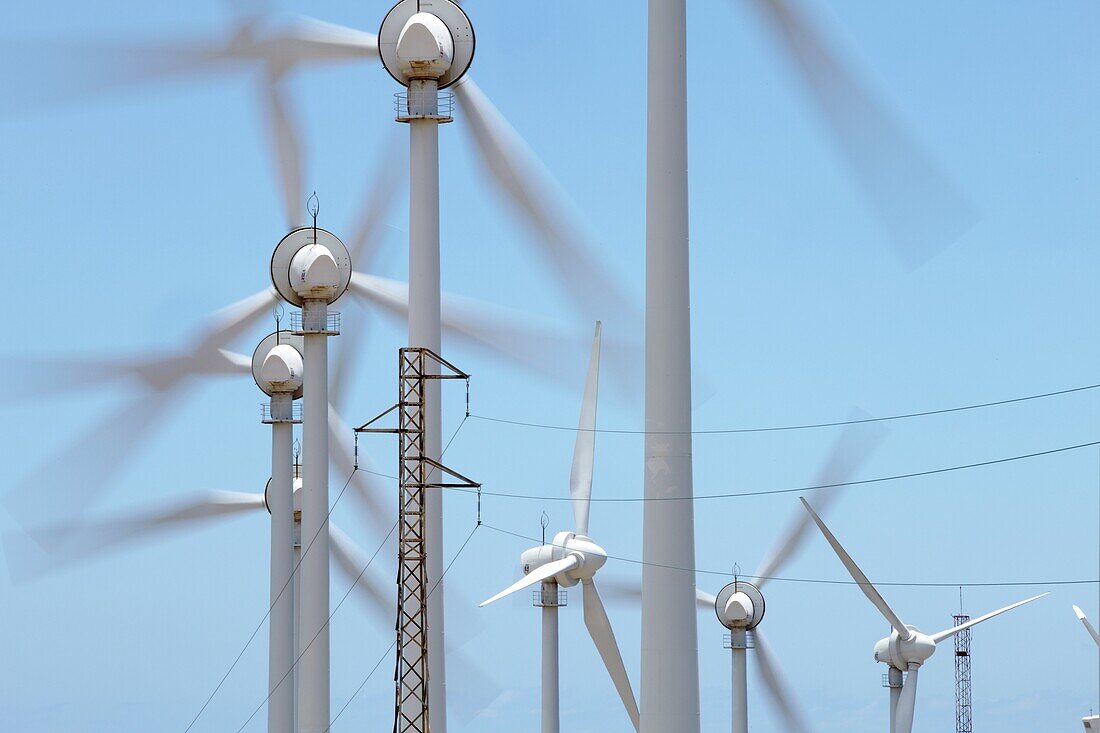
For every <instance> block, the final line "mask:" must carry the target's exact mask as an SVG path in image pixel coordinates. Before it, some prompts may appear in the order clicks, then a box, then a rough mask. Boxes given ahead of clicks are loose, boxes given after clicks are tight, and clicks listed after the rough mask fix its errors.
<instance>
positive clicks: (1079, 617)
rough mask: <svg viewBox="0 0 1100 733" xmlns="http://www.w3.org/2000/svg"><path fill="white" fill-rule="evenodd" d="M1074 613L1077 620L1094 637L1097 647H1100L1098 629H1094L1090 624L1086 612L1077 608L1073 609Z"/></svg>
mask: <svg viewBox="0 0 1100 733" xmlns="http://www.w3.org/2000/svg"><path fill="white" fill-rule="evenodd" d="M1073 612H1074V613H1075V614H1077V620H1079V621H1080V622H1081V623H1083V624H1084V625H1085V630H1086V631H1088V632H1089V634H1090V635H1091V636H1092V639H1093V641H1095V642H1096V645H1097V646H1100V634H1097V633H1096V629H1095V628H1093V626H1092V624H1091V623H1089V619H1088V616H1086V615H1085V612H1084V611H1082V610H1081V609H1080V608H1078V607H1077V606H1074V607H1073Z"/></svg>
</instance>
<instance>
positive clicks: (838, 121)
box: [750, 0, 977, 267]
mask: <svg viewBox="0 0 1100 733" xmlns="http://www.w3.org/2000/svg"><path fill="white" fill-rule="evenodd" d="M750 5H752V7H753V8H755V9H756V10H757V11H758V12H759V14H760V15H761V16H762V17H763V18H764V20H765V21H766V24H767V26H768V28H769V30H771V31H772V33H773V34H774V35H775V36H776V37H777V38H778V40H779V42H780V43H781V44H782V47H783V50H784V51H785V52H786V55H787V56H788V57H789V58H790V60H791V61H792V62H793V64H794V66H795V68H796V69H797V71H798V75H799V78H800V79H801V81H802V82H803V83H804V84H805V85H806V87H807V88H808V90H809V92H810V94H811V95H812V97H813V99H814V102H816V106H817V109H818V111H819V112H820V113H821V115H822V117H823V118H824V121H825V124H826V127H827V129H828V130H829V132H830V134H831V135H832V137H833V140H834V142H835V143H836V145H837V146H838V148H839V150H840V152H841V154H842V155H843V156H844V160H845V161H846V163H847V164H848V166H849V167H850V168H851V170H852V171H853V173H854V174H855V178H856V182H857V183H858V184H859V185H860V187H861V189H862V191H863V194H864V196H865V197H866V199H867V202H868V204H869V205H870V208H871V209H872V211H873V212H874V213H875V215H876V216H877V218H878V219H879V220H880V221H881V222H882V224H883V226H884V228H885V229H886V230H887V232H888V233H889V234H890V236H891V238H892V239H893V240H894V244H895V246H896V247H897V250H898V253H899V255H900V257H901V258H902V260H903V261H904V262H905V263H906V264H907V265H908V266H910V267H916V266H918V265H920V264H922V263H924V262H925V261H927V260H929V259H931V258H932V257H934V256H935V255H936V254H937V253H939V252H940V251H941V250H942V249H944V248H945V247H947V246H948V245H950V244H951V243H952V242H954V241H955V240H956V239H958V238H959V237H960V236H961V235H962V234H963V233H964V232H966V231H967V230H968V229H969V228H970V227H971V226H973V225H974V223H975V221H976V220H977V217H976V215H975V213H974V211H973V209H972V208H971V206H970V203H969V202H968V201H967V200H966V199H965V197H964V196H963V195H962V194H961V193H960V192H959V191H958V189H957V188H956V186H955V185H954V183H952V181H951V180H950V178H949V177H948V176H947V175H946V174H945V173H944V172H943V171H942V170H941V169H940V167H939V166H938V165H937V164H936V163H935V162H934V161H933V160H932V158H931V157H930V156H929V155H928V154H927V153H926V152H925V151H924V150H922V149H921V147H920V146H919V145H918V144H917V143H916V142H915V141H914V140H913V139H912V138H911V137H909V136H908V135H907V134H906V132H905V131H904V129H903V128H902V126H901V125H900V124H899V123H898V122H897V120H896V119H894V117H893V116H892V115H891V114H890V113H889V111H888V110H887V108H886V107H885V106H884V105H883V104H882V103H880V102H879V101H878V100H877V99H875V97H874V96H872V95H871V94H870V93H869V92H868V91H867V89H865V88H864V87H863V86H862V85H861V84H860V83H859V82H858V81H857V78H856V75H855V74H853V73H852V71H851V69H849V68H846V66H845V64H844V63H843V61H842V59H841V57H840V56H839V55H838V54H836V53H835V52H834V51H833V50H832V49H830V48H829V47H828V45H826V43H825V41H824V40H823V39H822V38H821V36H820V35H819V34H818V33H817V32H816V31H815V29H814V27H813V23H812V22H811V21H810V20H809V19H808V18H807V17H806V15H805V14H804V13H803V11H802V10H801V9H800V7H799V4H798V2H797V0H752V2H750Z"/></svg>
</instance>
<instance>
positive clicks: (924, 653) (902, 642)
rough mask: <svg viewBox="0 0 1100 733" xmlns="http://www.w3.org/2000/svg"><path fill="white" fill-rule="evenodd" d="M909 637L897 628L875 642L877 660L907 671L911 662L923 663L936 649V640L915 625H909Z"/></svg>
mask: <svg viewBox="0 0 1100 733" xmlns="http://www.w3.org/2000/svg"><path fill="white" fill-rule="evenodd" d="M906 628H908V629H909V632H910V633H909V638H908V639H903V638H902V636H901V634H899V633H898V631H897V630H896V629H895V630H893V631H891V632H890V636H888V637H886V638H885V639H881V640H879V642H878V643H877V644H875V661H876V662H882V663H883V664H889V665H890V666H891V667H893V668H894V669H897V670H900V671H902V672H905V671H907V670H908V669H909V665H910V664H916V665H921V664H924V662H925V660H926V659H928V658H929V657H930V656H932V654H933V653H935V651H936V642H935V640H934V639H933V638H932V637H931V636H929V635H928V634H922V633H921V632H920V631H918V630H917V628H916V627H915V626H909V625H907V626H906Z"/></svg>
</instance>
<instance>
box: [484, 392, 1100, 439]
mask: <svg viewBox="0 0 1100 733" xmlns="http://www.w3.org/2000/svg"><path fill="white" fill-rule="evenodd" d="M1098 388H1100V383H1098V384H1087V385H1084V386H1082V387H1071V388H1069V389H1060V390H1055V391H1052V392H1043V393H1041V394H1033V395H1027V396H1025V397H1012V398H1009V399H1004V400H994V401H992V402H979V403H976V404H970V405H960V406H957V407H945V408H942V409H938V410H923V411H920V412H907V413H900V414H896V415H885V416H882V417H864V418H853V419H850V420H832V421H829V422H816V423H802V424H792V425H772V426H765V427H750V428H715V429H708V430H633V429H626V428H578V427H577V426H576V425H555V424H551V423H540V422H527V421H523V420H510V419H506V418H501V417H492V416H489V415H477V414H471V415H470V417H473V418H476V419H478V420H483V421H486V422H495V423H502V424H505V425H518V426H521V427H528V428H539V429H543V430H567V431H570V432H579V431H581V430H583V431H586V432H594V433H610V434H618V435H688V434H690V435H731V434H737V433H775V432H781V431H789V430H812V429H816V428H833V427H841V426H844V425H862V424H864V423H876V422H886V421H889V420H908V419H910V418H916V417H928V416H930V415H945V414H948V413H952V412H965V411H967V410H980V409H984V408H987V407H997V406H1000V405H1010V404H1014V403H1017V402H1028V401H1031V400H1041V399H1046V398H1049V397H1058V396H1061V395H1067V394H1073V393H1076V392H1086V391H1088V390H1094V389H1098Z"/></svg>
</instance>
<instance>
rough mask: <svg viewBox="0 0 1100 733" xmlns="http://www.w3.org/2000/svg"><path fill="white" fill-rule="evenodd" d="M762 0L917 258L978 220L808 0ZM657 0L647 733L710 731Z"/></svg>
mask: <svg viewBox="0 0 1100 733" xmlns="http://www.w3.org/2000/svg"><path fill="white" fill-rule="evenodd" d="M749 4H750V5H752V6H753V7H754V8H755V9H756V10H758V11H759V13H760V15H761V16H762V17H763V18H764V20H765V21H766V22H767V24H768V26H769V29H770V30H772V31H773V32H774V33H775V35H776V36H777V38H778V39H779V40H780V42H781V44H782V46H783V50H784V52H785V53H786V54H787V55H788V56H789V57H790V58H791V59H792V61H793V62H794V64H795V67H796V69H797V70H798V72H799V75H800V77H801V78H802V81H804V82H805V84H806V86H807V89H808V90H809V92H810V94H811V96H812V97H813V101H814V103H815V105H816V106H817V108H818V110H819V111H820V112H821V113H822V116H823V119H824V122H825V124H826V126H827V128H828V129H829V131H830V132H831V133H832V134H833V137H834V141H835V142H836V143H837V145H838V148H839V150H840V152H841V154H842V156H843V157H844V160H845V162H846V163H848V164H849V167H850V168H851V170H852V171H853V173H854V174H855V177H856V178H857V182H858V183H859V184H861V188H862V190H863V193H864V195H865V197H866V199H867V202H868V204H869V206H870V208H871V210H872V212H873V213H874V214H875V215H876V216H877V218H878V219H879V220H880V221H881V222H882V224H883V225H884V226H885V228H886V229H887V230H889V234H890V235H891V238H892V239H893V240H894V242H895V244H896V245H897V246H898V249H899V251H900V254H901V256H902V258H903V260H905V261H906V262H907V263H909V264H911V265H913V264H919V263H921V262H923V261H924V260H926V259H928V258H929V257H930V256H931V255H932V254H934V253H935V252H937V251H938V250H939V249H941V248H942V247H943V246H945V245H946V244H947V243H949V242H951V241H952V240H954V239H955V238H956V237H958V236H959V235H960V234H961V233H962V232H963V231H965V230H966V229H968V228H969V227H970V225H971V224H973V222H974V215H973V212H972V211H971V209H970V207H969V205H968V204H967V203H966V201H965V200H964V199H963V198H962V197H961V196H960V195H959V194H958V193H957V189H956V188H955V186H953V185H952V184H951V182H950V181H949V180H948V179H947V177H946V176H945V175H944V174H943V173H942V172H941V171H940V170H939V168H938V166H936V165H935V163H934V162H932V161H931V160H930V159H929V158H928V157H927V156H926V155H925V154H924V153H923V151H922V150H921V148H920V146H918V145H916V144H914V143H913V141H911V140H909V139H908V138H907V136H906V135H905V133H904V129H903V128H902V127H901V126H900V125H899V124H898V123H897V121H896V120H895V119H894V118H893V117H892V116H891V115H890V114H889V113H888V111H887V109H886V108H885V107H884V106H883V105H881V104H880V103H878V102H877V100H875V98H874V97H873V96H872V95H870V94H869V93H867V92H866V91H865V90H864V89H863V88H862V86H861V84H860V83H859V82H858V79H857V77H856V76H855V75H854V74H852V73H851V71H850V70H849V69H848V68H846V65H845V64H844V62H843V58H842V57H839V56H838V55H837V54H835V53H834V52H833V51H832V50H831V49H830V48H829V46H828V44H826V43H824V42H823V40H822V39H821V38H820V37H819V36H818V34H817V33H816V30H815V28H814V25H813V23H811V22H809V21H808V20H807V19H806V17H804V15H803V13H802V12H801V10H800V9H799V6H798V3H797V2H796V0H751V2H750V3H749ZM648 8H649V14H648V65H647V131H646V328H645V351H646V357H645V371H646V377H645V414H646V417H645V429H646V431H647V434H646V437H645V459H644V460H645V463H644V467H643V470H644V480H645V492H644V493H645V497H646V499H647V500H648V501H646V504H645V515H644V525H643V542H642V546H643V548H644V550H643V561H644V562H645V563H646V564H645V565H644V567H643V570H642V684H641V699H642V708H643V710H644V711H645V715H644V716H643V719H642V724H643V726H644V728H645V731H644V733H666V732H667V731H676V732H677V733H697V732H698V730H699V661H698V649H697V637H696V619H695V609H694V608H693V605H694V604H693V601H694V598H695V588H694V587H693V578H692V574H691V573H690V572H686V573H685V572H680V571H678V570H677V571H674V570H670V569H668V568H669V567H675V568H687V569H689V570H690V569H694V567H695V550H694V513H693V506H692V502H691V498H692V496H693V487H692V458H691V456H692V453H691V356H690V353H691V339H690V332H691V319H690V308H689V305H690V295H689V294H690V278H689V266H688V263H689V257H688V249H689V248H688V177H687V171H688V154H687V51H688V49H687V3H686V0H649V4H648ZM706 12H708V13H710V12H712V9H711V8H707V11H706ZM869 141H873V142H869ZM669 499H673V500H672V501H669Z"/></svg>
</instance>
